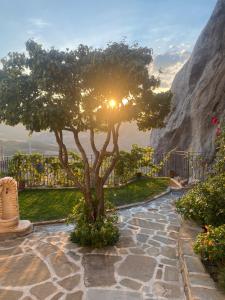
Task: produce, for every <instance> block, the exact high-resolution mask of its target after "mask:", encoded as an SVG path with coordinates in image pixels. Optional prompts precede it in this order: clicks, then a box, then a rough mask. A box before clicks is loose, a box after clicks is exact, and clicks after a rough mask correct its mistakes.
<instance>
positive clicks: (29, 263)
mask: <svg viewBox="0 0 225 300" xmlns="http://www.w3.org/2000/svg"><path fill="white" fill-rule="evenodd" d="M176 197H177V195H176V194H172V193H171V194H168V195H166V196H164V197H161V198H159V199H158V200H155V201H154V202H151V203H149V204H147V205H145V206H142V207H135V208H130V209H126V210H123V211H121V212H120V216H119V218H120V224H119V226H120V229H121V238H120V241H119V243H118V244H117V245H116V246H115V247H109V248H107V249H104V250H102V249H101V250H100V249H97V250H91V249H86V248H80V247H78V246H77V245H75V244H72V243H71V242H70V241H69V240H68V235H69V233H68V231H69V230H70V229H71V227H66V225H59V226H47V227H42V228H41V227H38V228H36V231H35V232H34V233H32V234H31V235H29V236H27V237H26V238H18V239H16V240H12V241H5V242H0V300H15V299H16V300H17V299H21V300H31V299H35V300H37V299H40V300H43V299H46V300H50V299H51V300H57V299H62V300H81V299H83V300H161V299H162V300H163V299H172V300H178V299H179V300H184V299H185V294H184V285H183V281H182V276H181V272H180V268H179V261H178V255H177V248H178V247H177V244H178V231H179V228H180V219H179V216H178V215H177V214H176V213H175V209H174V205H173V202H174V200H175V198H176Z"/></svg>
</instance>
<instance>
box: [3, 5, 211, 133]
mask: <svg viewBox="0 0 225 300" xmlns="http://www.w3.org/2000/svg"><path fill="white" fill-rule="evenodd" d="M215 4H216V0H0V58H2V57H4V56H6V55H7V53H8V52H10V51H24V50H25V42H26V41H27V40H28V39H34V40H35V41H37V42H39V43H41V44H43V46H44V47H47V48H50V47H52V46H54V47H55V48H58V49H60V50H62V49H66V48H70V49H74V48H76V47H77V46H78V45H79V44H80V43H83V44H87V45H89V46H93V47H105V46H106V44H107V43H108V42H110V41H121V40H122V39H124V38H125V37H126V40H127V42H130V43H132V42H138V43H139V44H140V45H141V46H147V47H150V48H152V49H153V52H154V64H153V65H152V66H151V70H150V71H151V72H152V73H153V74H155V75H157V74H159V70H160V79H161V87H160V89H162V90H167V89H169V88H170V87H171V83H172V81H173V78H174V76H175V74H176V73H177V72H178V70H179V69H180V68H181V67H182V66H183V64H184V63H185V62H186V61H187V59H188V58H189V56H190V53H191V51H192V48H193V46H194V44H195V42H196V40H197V38H198V36H199V34H200V32H201V31H202V29H203V28H204V26H205V25H206V23H207V21H208V19H209V17H210V15H211V13H212V10H213V8H214V6H215ZM9 129H10V130H11V131H9ZM13 130H14V131H13ZM10 132H11V134H12V138H11V139H15V136H16V137H19V136H23V135H24V136H25V135H26V136H27V132H25V130H24V129H23V128H18V127H15V128H7V130H6V126H5V125H0V138H1V139H2V138H3V137H2V136H1V134H5V137H6V138H8V139H9V136H10V134H9V133H10Z"/></svg>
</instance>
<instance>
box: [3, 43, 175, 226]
mask: <svg viewBox="0 0 225 300" xmlns="http://www.w3.org/2000/svg"><path fill="white" fill-rule="evenodd" d="M26 50H27V52H26V54H24V53H9V55H8V56H7V57H6V58H4V59H3V60H2V65H3V68H2V74H3V76H1V80H0V121H2V122H5V123H6V124H8V125H12V126H14V125H16V124H18V123H22V124H23V125H25V127H26V128H27V129H28V130H30V131H31V132H33V131H37V132H39V131H41V130H50V131H52V132H53V133H54V135H55V138H56V141H57V143H58V145H59V159H60V163H61V165H62V167H63V168H64V170H65V172H66V173H67V176H68V177H69V178H70V179H71V180H72V181H73V182H74V184H75V185H76V186H79V188H80V190H81V191H82V193H83V194H84V199H85V201H86V203H87V206H88V207H90V210H88V211H89V216H88V219H89V220H90V222H95V221H96V220H97V219H98V218H99V217H100V216H104V214H105V207H104V192H103V186H104V184H105V183H106V182H107V179H108V177H109V175H110V174H111V172H112V171H113V169H114V167H115V164H116V162H117V160H118V157H119V146H118V138H119V129H120V126H121V124H122V123H123V122H125V121H136V122H137V124H138V126H139V128H140V129H141V130H147V129H150V128H153V127H161V126H163V120H164V117H165V116H166V115H167V114H168V112H169V108H170V98H171V94H170V93H164V94H154V89H155V88H156V87H158V85H159V80H158V79H156V78H155V77H153V76H151V75H150V74H149V68H148V65H149V63H151V61H152V50H151V49H149V48H145V47H139V46H138V45H137V44H134V45H132V46H130V45H128V44H126V43H125V42H120V43H111V44H109V45H107V47H106V48H105V49H93V48H90V47H88V46H84V45H80V46H79V47H78V48H77V49H75V50H72V51H69V50H68V51H59V50H56V49H54V48H52V49H50V50H45V49H43V47H42V46H41V45H39V44H37V43H36V42H34V41H32V40H29V41H28V42H27V43H26ZM66 131H67V132H70V133H71V134H72V136H73V138H74V142H75V145H76V147H77V149H78V151H79V152H80V155H81V158H82V160H83V164H84V176H83V177H82V178H79V177H78V176H77V174H74V172H73V169H72V168H71V166H70V165H69V158H68V157H69V155H68V149H67V146H66V143H65V139H64V134H65V132H66ZM85 131H88V132H89V134H90V144H91V147H92V151H93V153H94V155H95V159H94V164H93V165H90V162H89V161H88V157H87V154H86V152H85V149H84V147H83V145H82V143H81V140H80V136H79V134H80V133H81V132H85ZM97 132H105V141H104V143H103V145H102V146H101V148H97V146H96V144H95V134H96V133H97ZM110 142H111V144H110ZM109 145H112V147H111V148H110V147H109ZM109 148H110V149H109ZM106 158H107V159H108V161H110V164H109V165H108V167H107V168H106V169H105V171H104V173H102V172H100V170H101V167H102V165H103V164H104V161H105V160H106ZM92 188H94V189H95V193H94V195H96V199H97V201H96V200H94V197H93V193H92Z"/></svg>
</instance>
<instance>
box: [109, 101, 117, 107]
mask: <svg viewBox="0 0 225 300" xmlns="http://www.w3.org/2000/svg"><path fill="white" fill-rule="evenodd" d="M109 106H110V108H115V107H116V101H115V100H114V99H111V100H110V101H109Z"/></svg>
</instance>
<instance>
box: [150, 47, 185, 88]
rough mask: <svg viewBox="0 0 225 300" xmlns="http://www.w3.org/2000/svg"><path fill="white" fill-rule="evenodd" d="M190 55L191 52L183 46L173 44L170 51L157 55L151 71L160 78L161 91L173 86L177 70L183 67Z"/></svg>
mask: <svg viewBox="0 0 225 300" xmlns="http://www.w3.org/2000/svg"><path fill="white" fill-rule="evenodd" d="M189 57H190V52H189V51H188V50H186V47H185V48H184V45H182V46H176V47H175V46H173V45H171V47H170V49H169V51H167V52H166V53H164V54H160V55H157V56H156V57H155V58H154V60H153V63H152V64H151V65H150V67H149V73H150V74H153V75H155V76H156V77H159V78H160V81H161V84H160V88H159V91H165V90H168V89H170V88H171V84H172V82H173V79H174V77H175V75H176V74H177V72H178V71H179V70H180V69H181V68H182V67H183V65H184V64H185V62H186V61H187V60H188V58H189Z"/></svg>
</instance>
